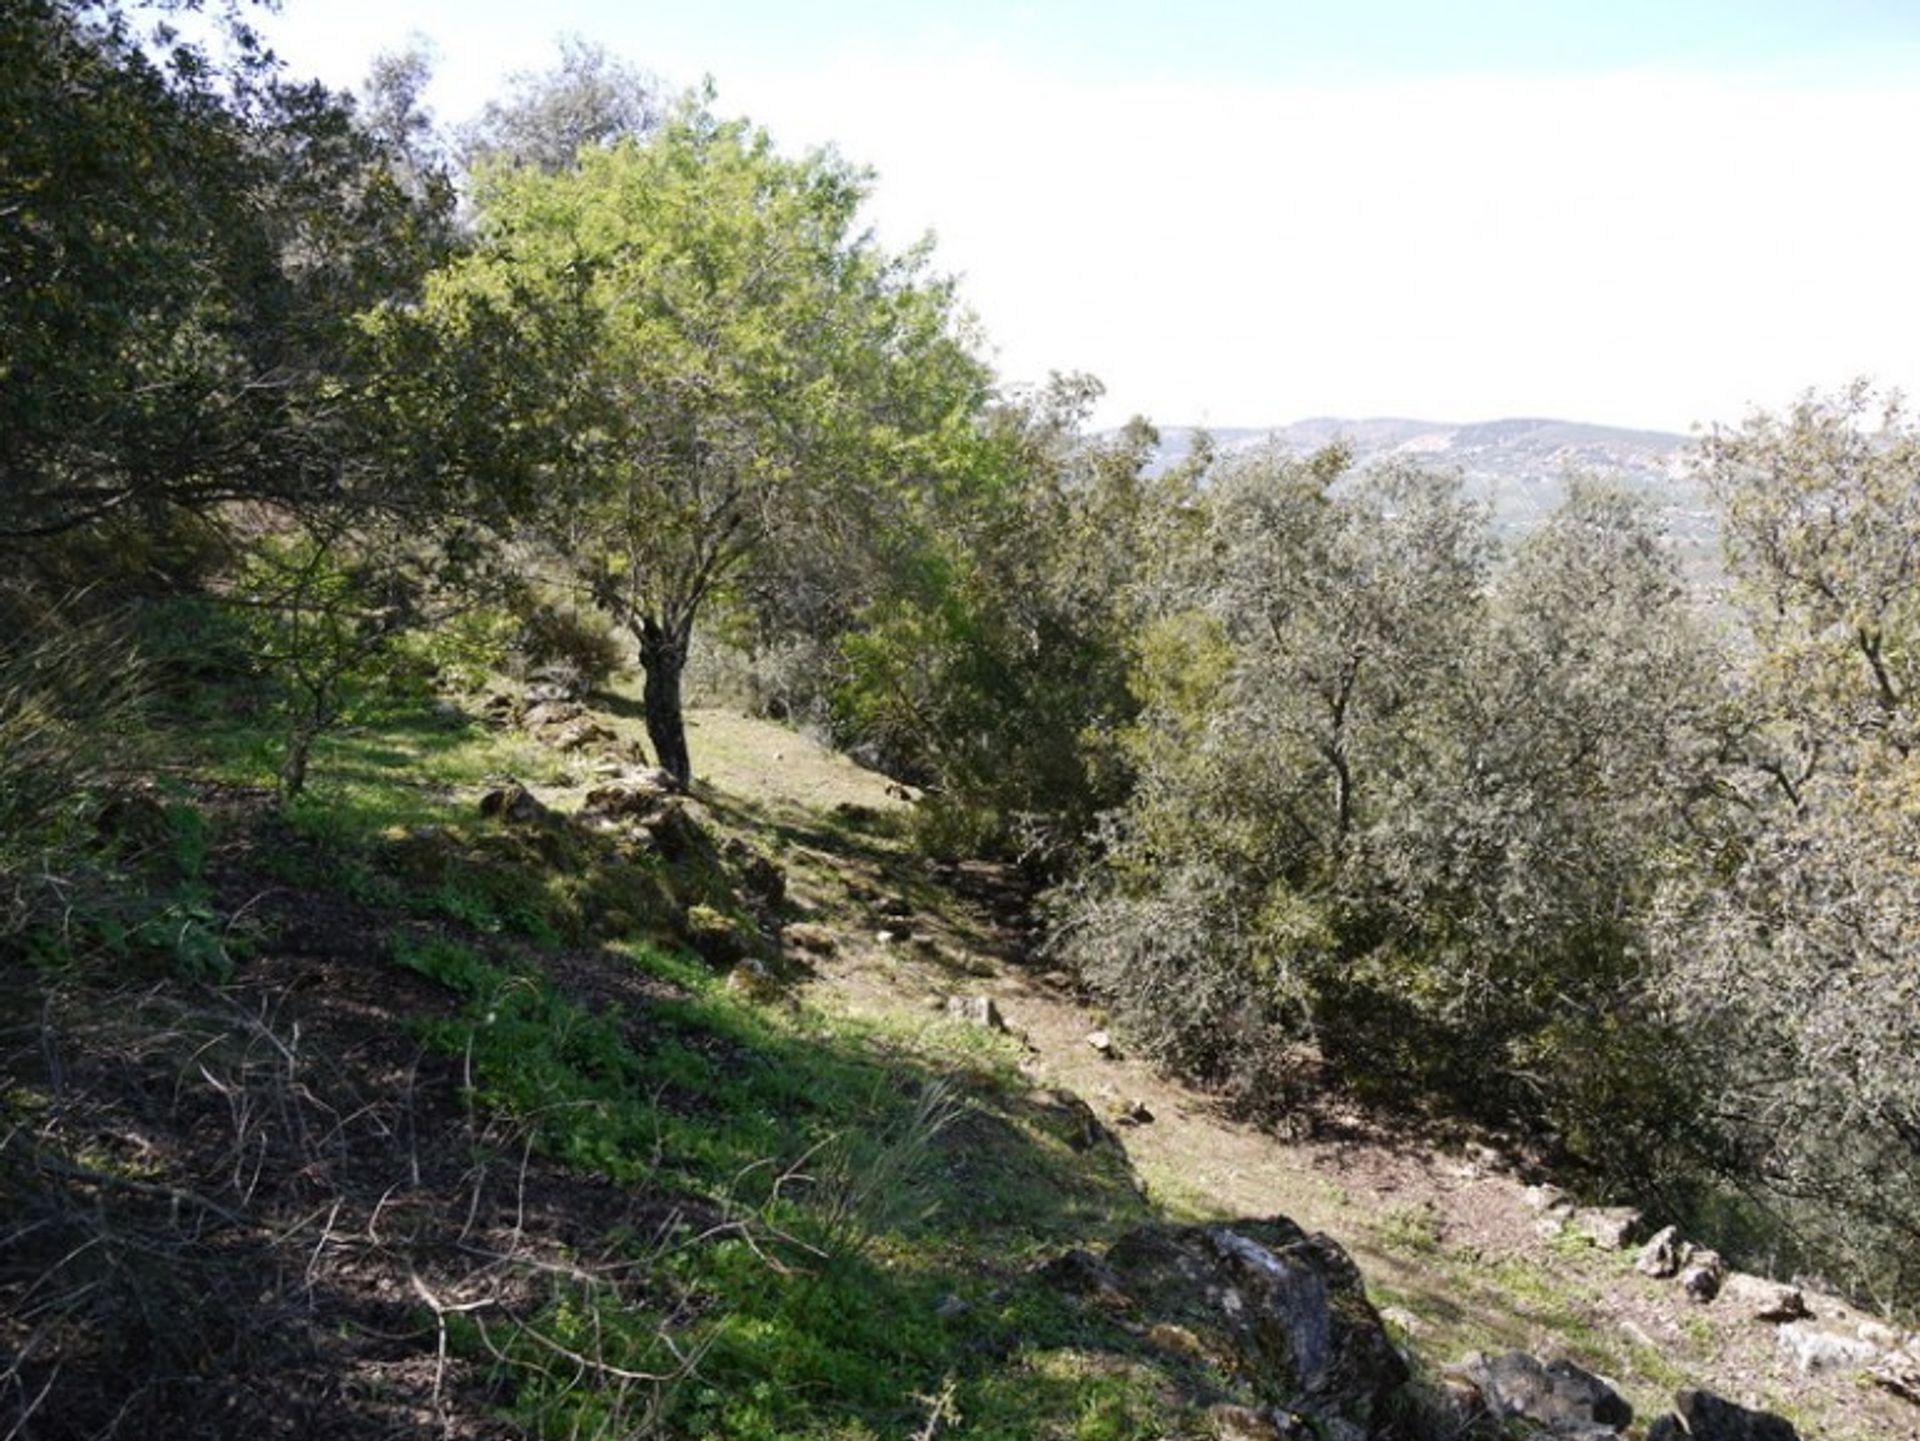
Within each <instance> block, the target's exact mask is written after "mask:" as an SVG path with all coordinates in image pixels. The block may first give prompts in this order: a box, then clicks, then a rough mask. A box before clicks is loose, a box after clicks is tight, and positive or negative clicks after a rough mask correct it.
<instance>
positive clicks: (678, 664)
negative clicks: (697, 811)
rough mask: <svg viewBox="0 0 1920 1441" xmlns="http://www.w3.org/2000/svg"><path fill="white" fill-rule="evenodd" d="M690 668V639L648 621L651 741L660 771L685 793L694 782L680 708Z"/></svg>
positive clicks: (643, 646) (644, 639)
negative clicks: (683, 680)
mask: <svg viewBox="0 0 1920 1441" xmlns="http://www.w3.org/2000/svg"><path fill="white" fill-rule="evenodd" d="M686 666H687V638H686V637H685V636H684V635H677V634H675V633H674V632H673V631H670V630H668V629H666V628H664V627H661V626H658V625H655V624H654V623H653V622H652V621H648V622H647V623H646V624H645V626H644V627H643V628H642V632H641V636H640V669H641V670H642V671H644V672H645V673H646V686H645V690H644V692H643V697H644V700H645V702H646V711H647V739H648V740H650V741H652V742H653V753H654V756H655V758H656V759H658V760H659V762H660V769H661V770H663V771H665V772H666V773H667V774H668V775H670V776H672V777H673V779H674V783H675V784H676V785H679V786H680V787H682V788H683V789H684V788H685V787H686V785H687V784H688V782H690V781H691V780H692V779H693V762H692V761H691V759H690V758H689V757H688V755H687V722H686V717H685V716H684V715H683V714H682V713H681V706H680V673H681V672H682V671H683V670H685V669H686Z"/></svg>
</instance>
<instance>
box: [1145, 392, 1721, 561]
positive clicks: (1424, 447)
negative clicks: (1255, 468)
mask: <svg viewBox="0 0 1920 1441" xmlns="http://www.w3.org/2000/svg"><path fill="white" fill-rule="evenodd" d="M1194 434H1195V428H1194V427H1191V426H1168V427H1165V428H1164V429H1162V430H1161V432H1160V452H1161V453H1160V461H1159V464H1160V466H1162V467H1164V466H1168V465H1172V464H1174V463H1175V462H1177V461H1178V460H1179V459H1180V458H1181V457H1183V456H1184V455H1186V453H1187V451H1188V449H1189V447H1190V446H1191V445H1192V443H1193V437H1194ZM1212 435H1213V438H1214V441H1215V443H1216V444H1217V445H1218V446H1219V447H1220V449H1221V451H1222V452H1223V453H1225V454H1229V455H1230V454H1233V453H1235V452H1243V451H1248V450H1254V449H1257V448H1258V447H1260V446H1262V445H1265V444H1267V443H1268V442H1270V441H1271V442H1275V443H1278V444H1279V445H1281V446H1283V447H1284V448H1286V449H1287V450H1290V451H1296V452H1298V453H1300V454H1306V453H1308V452H1311V451H1314V450H1317V449H1319V448H1320V447H1322V446H1325V445H1329V444H1331V443H1332V442H1333V441H1335V440H1345V441H1346V442H1347V443H1348V444H1350V445H1352V446H1353V448H1354V453H1355V459H1356V461H1357V463H1358V464H1359V465H1361V466H1365V465H1368V464H1371V463H1373V462H1375V461H1380V460H1386V459H1389V458H1393V457H1406V458H1409V459H1413V460H1418V461H1421V462H1423V463H1425V464H1428V465H1433V466H1445V467H1450V468H1453V469H1457V470H1458V471H1459V472H1460V473H1461V475H1462V477H1463V478H1464V480H1465V482H1466V489H1467V493H1468V494H1469V495H1473V496H1476V497H1478V498H1480V499H1483V500H1485V501H1487V502H1488V503H1489V504H1490V505H1491V506H1492V507H1493V516H1494V523H1495V526H1496V527H1497V529H1498V530H1499V532H1500V534H1501V535H1503V536H1517V535H1523V534H1525V533H1526V532H1527V531H1529V530H1531V529H1532V528H1533V527H1534V526H1535V525H1537V524H1539V522H1540V520H1541V518H1542V517H1544V516H1545V515H1546V514H1547V513H1548V512H1549V511H1551V510H1552V509H1553V507H1554V506H1555V505H1556V504H1558V503H1559V500H1560V498H1561V496H1562V495H1563V494H1565V487H1566V480H1567V477H1568V476H1570V475H1587V476H1593V477H1596V478H1598V479H1601V480H1606V481H1611V482H1613V483H1615V484H1617V485H1620V486H1622V487H1624V488H1625V489H1627V490H1630V491H1632V492H1634V493H1635V494H1638V495H1643V496H1646V497H1647V498H1648V499H1649V500H1650V501H1651V502H1652V503H1653V504H1654V506H1655V507H1656V508H1657V509H1658V510H1659V512H1660V514H1661V518H1662V520H1663V521H1664V523H1665V525H1666V528H1667V531H1668V534H1669V535H1670V536H1671V537H1672V538H1673V543H1674V544H1675V546H1676V547H1678V548H1679V550H1680V551H1681V553H1682V556H1683V560H1684V563H1685V565H1686V568H1687V570H1688V573H1689V574H1690V575H1692V576H1693V577H1694V578H1695V580H1696V581H1697V582H1707V583H1711V581H1712V579H1713V578H1714V577H1715V576H1716V575H1717V571H1718V542H1717V536H1716V529H1715V525H1714V519H1713V513H1712V508H1711V507H1710V506H1709V504H1708V502H1707V498H1706V494H1705V491H1704V490H1703V489H1702V487H1701V486H1700V484H1699V482H1698V481H1697V480H1695V479H1694V478H1692V477H1691V476H1690V475H1689V474H1688V473H1687V468H1686V465H1685V460H1684V453H1685V450H1686V447H1687V446H1688V444H1689V443H1690V442H1689V438H1688V437H1687V436H1684V435H1677V434H1674V433H1672V432H1669V431H1661V430H1625V429H1621V428H1619V427H1616V426H1607V425H1587V424H1583V423H1581V422H1578V421H1568V420H1536V419H1515V420H1489V421H1481V422H1478V423H1475V424H1469V425H1461V424H1456V423H1454V422H1450V421H1432V420H1405V419H1398V418H1394V417H1377V418H1374V419H1367V420H1341V419H1335V418H1331V417H1326V416H1316V417H1314V418H1313V419H1311V420H1300V421H1295V422H1294V423H1293V424H1291V425H1279V426H1274V427H1272V428H1271V429H1266V430H1256V429H1220V430H1215V431H1213V432H1212Z"/></svg>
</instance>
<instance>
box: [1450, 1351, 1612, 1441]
mask: <svg viewBox="0 0 1920 1441" xmlns="http://www.w3.org/2000/svg"><path fill="white" fill-rule="evenodd" d="M1453 1370H1454V1373H1455V1374H1456V1375H1459V1376H1462V1377H1464V1378H1465V1379H1466V1380H1468V1381H1470V1382H1471V1383H1472V1384H1473V1386H1474V1387H1475V1388H1476V1389H1477V1390H1478V1391H1479V1393H1480V1399H1481V1402H1482V1404H1483V1405H1484V1406H1485V1407H1486V1409H1487V1411H1488V1413H1489V1414H1490V1415H1492V1416H1494V1417H1495V1418H1497V1419H1501V1420H1504V1419H1505V1418H1507V1417H1519V1418H1520V1419H1522V1420H1525V1421H1531V1422H1533V1423H1534V1424H1535V1425H1537V1426H1543V1427H1545V1428H1546V1430H1547V1433H1548V1434H1549V1435H1551V1436H1557V1437H1569V1438H1580V1441H1589V1438H1598V1437H1610V1436H1614V1435H1616V1434H1617V1433H1619V1432H1621V1431H1623V1430H1625V1429H1626V1428H1627V1426H1628V1425H1629V1424H1631V1423H1632V1421H1633V1407H1631V1406H1629V1405H1628V1404H1627V1402H1626V1399H1625V1398H1624V1397H1622V1396H1621V1395H1620V1393H1619V1392H1618V1391H1616V1390H1614V1389H1613V1387H1612V1386H1610V1385H1608V1384H1607V1383H1606V1382H1605V1381H1603V1380H1601V1379H1600V1378H1599V1377H1598V1376H1596V1375H1594V1374H1593V1373H1592V1372H1591V1371H1587V1370H1583V1369H1582V1368H1581V1367H1579V1366H1576V1365H1574V1364H1573V1362H1571V1361H1565V1360H1560V1361H1544V1362H1543V1361H1540V1360H1537V1359H1536V1358H1534V1357H1532V1356H1529V1355H1528V1354H1527V1353H1526V1352H1524V1351H1509V1352H1507V1353H1506V1354H1505V1355H1503V1356H1494V1357H1491V1358H1489V1357H1487V1356H1482V1355H1478V1354H1476V1355H1473V1356H1469V1357H1468V1358H1467V1359H1466V1360H1465V1361H1463V1362H1461V1363H1460V1365H1458V1366H1457V1367H1454V1368H1453Z"/></svg>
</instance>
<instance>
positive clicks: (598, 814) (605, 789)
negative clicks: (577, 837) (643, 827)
mask: <svg viewBox="0 0 1920 1441" xmlns="http://www.w3.org/2000/svg"><path fill="white" fill-rule="evenodd" d="M659 774H660V775H661V776H665V774H666V773H665V772H664V771H662V772H659ZM672 794H673V785H672V782H671V780H669V781H668V782H667V783H666V784H664V785H663V784H660V783H659V782H658V781H656V780H655V779H654V776H653V775H652V774H649V773H647V772H641V773H640V774H638V775H628V776H623V777H622V778H621V779H619V780H617V781H613V782H610V783H609V784H607V785H603V786H595V787H594V788H593V789H592V790H590V791H588V792H587V797H586V799H585V800H583V801H582V802H581V803H580V814H581V815H583V816H591V817H595V818H598V819H604V820H645V819H647V817H649V816H651V815H653V814H654V812H656V811H658V810H659V809H660V807H661V806H663V805H665V804H666V802H667V800H668V798H669V797H671V796H672Z"/></svg>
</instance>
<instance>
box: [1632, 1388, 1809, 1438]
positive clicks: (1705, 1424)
mask: <svg viewBox="0 0 1920 1441" xmlns="http://www.w3.org/2000/svg"><path fill="white" fill-rule="evenodd" d="M1673 1406H1674V1414H1673V1415H1671V1416H1662V1417H1661V1418H1660V1419H1659V1420H1658V1421H1656V1422H1654V1423H1653V1425H1652V1426H1650V1427H1648V1428H1647V1441H1800V1433H1799V1432H1798V1431H1795V1430H1794V1429H1793V1425H1792V1423H1791V1422H1789V1421H1788V1420H1787V1419H1786V1418H1785V1417H1782V1416H1775V1415H1774V1414H1773V1413H1772V1412H1770V1411H1749V1410H1748V1409H1747V1408H1746V1407H1744V1406H1736V1405H1735V1404H1734V1403H1733V1402H1731V1401H1725V1400H1722V1399H1721V1398H1720V1397H1718V1396H1716V1395H1714V1394H1713V1393H1712V1392H1711V1391H1682V1392H1681V1393H1680V1394H1679V1395H1678V1396H1675V1397H1674V1398H1673Z"/></svg>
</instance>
